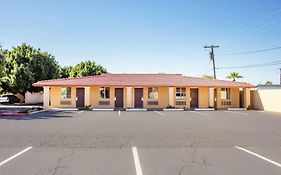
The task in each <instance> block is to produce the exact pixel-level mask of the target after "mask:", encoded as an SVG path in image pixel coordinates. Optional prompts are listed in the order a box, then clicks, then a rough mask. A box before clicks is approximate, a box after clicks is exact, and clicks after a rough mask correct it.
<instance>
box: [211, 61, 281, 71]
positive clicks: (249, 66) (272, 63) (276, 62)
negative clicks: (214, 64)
mask: <svg viewBox="0 0 281 175" xmlns="http://www.w3.org/2000/svg"><path fill="white" fill-rule="evenodd" d="M279 64H281V60H280V61H273V62H267V63H260V64H250V65H244V66H232V67H218V68H217V69H243V68H253V67H265V66H275V65H279Z"/></svg>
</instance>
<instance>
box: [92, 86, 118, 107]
mask: <svg viewBox="0 0 281 175" xmlns="http://www.w3.org/2000/svg"><path fill="white" fill-rule="evenodd" d="M99 88H100V86H91V88H90V94H91V98H90V104H91V106H92V107H93V108H114V104H115V101H114V98H115V92H114V91H115V89H114V86H110V98H109V99H103V98H101V97H100V95H99ZM99 101H109V102H110V104H109V105H99Z"/></svg>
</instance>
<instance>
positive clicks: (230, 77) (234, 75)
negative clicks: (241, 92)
mask: <svg viewBox="0 0 281 175" xmlns="http://www.w3.org/2000/svg"><path fill="white" fill-rule="evenodd" d="M226 78H228V79H232V81H236V80H237V79H239V78H243V77H242V76H241V75H240V74H239V73H238V72H231V73H230V74H229V75H228V76H227V77H226Z"/></svg>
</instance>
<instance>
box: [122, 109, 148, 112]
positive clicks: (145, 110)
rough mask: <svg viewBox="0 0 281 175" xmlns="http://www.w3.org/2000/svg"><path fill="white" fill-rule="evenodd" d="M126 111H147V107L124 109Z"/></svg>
mask: <svg viewBox="0 0 281 175" xmlns="http://www.w3.org/2000/svg"><path fill="white" fill-rule="evenodd" d="M126 111H129V112H134V111H147V109H126Z"/></svg>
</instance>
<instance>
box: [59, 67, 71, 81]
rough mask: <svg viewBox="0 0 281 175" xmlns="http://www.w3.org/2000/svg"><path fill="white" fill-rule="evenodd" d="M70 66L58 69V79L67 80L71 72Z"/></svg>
mask: <svg viewBox="0 0 281 175" xmlns="http://www.w3.org/2000/svg"><path fill="white" fill-rule="evenodd" d="M72 69H73V67H72V66H64V67H60V78H68V77H70V74H71V72H72Z"/></svg>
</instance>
